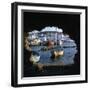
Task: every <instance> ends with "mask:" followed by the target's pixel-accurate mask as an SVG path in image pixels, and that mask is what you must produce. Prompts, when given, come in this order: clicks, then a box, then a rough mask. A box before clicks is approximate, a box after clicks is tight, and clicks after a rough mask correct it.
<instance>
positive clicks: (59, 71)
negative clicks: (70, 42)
mask: <svg viewBox="0 0 90 90" xmlns="http://www.w3.org/2000/svg"><path fill="white" fill-rule="evenodd" d="M32 48H33V50H34V51H36V52H38V53H39V55H40V61H39V62H38V63H42V64H51V65H52V64H57V65H56V66H46V67H44V69H43V71H39V70H38V69H37V68H36V67H35V66H33V65H32V64H31V63H30V62H29V60H28V58H29V57H30V54H29V52H28V51H26V50H24V54H25V58H24V73H23V76H24V77H34V76H51V75H75V74H80V61H79V60H80V59H79V54H78V51H77V48H76V47H71V48H70V47H69V48H63V50H64V55H63V56H62V57H59V58H57V60H55V61H53V60H52V59H51V58H50V57H51V51H52V50H53V49H51V50H48V51H42V50H41V48H42V47H41V46H40V47H39V46H38V47H32ZM54 50H60V47H57V48H55V49H54ZM58 63H61V65H58ZM62 63H63V65H62Z"/></svg>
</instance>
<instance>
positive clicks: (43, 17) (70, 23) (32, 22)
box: [23, 12, 80, 76]
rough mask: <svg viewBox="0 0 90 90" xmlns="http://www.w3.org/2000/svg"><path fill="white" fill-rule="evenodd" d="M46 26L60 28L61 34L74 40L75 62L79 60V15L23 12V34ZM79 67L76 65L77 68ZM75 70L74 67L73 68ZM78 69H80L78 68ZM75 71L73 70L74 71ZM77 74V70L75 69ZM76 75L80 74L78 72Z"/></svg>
mask: <svg viewBox="0 0 90 90" xmlns="http://www.w3.org/2000/svg"><path fill="white" fill-rule="evenodd" d="M46 26H56V27H58V28H62V29H63V32H64V33H66V34H69V36H70V37H71V38H72V39H73V40H75V42H76V44H77V48H78V55H77V61H78V62H79V60H80V50H79V49H80V15H79V14H62V13H61V14H60V13H56V14H55V13H39V12H23V28H24V32H29V31H33V30H41V29H43V28H44V27H46ZM79 66H80V65H79V64H78V66H77V67H79ZM74 68H75V67H74ZM78 69H80V67H79V68H78ZM74 70H75V69H74ZM76 73H77V69H76ZM78 73H80V72H79V71H78ZM26 76H27V75H26Z"/></svg>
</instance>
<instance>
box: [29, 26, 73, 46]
mask: <svg viewBox="0 0 90 90" xmlns="http://www.w3.org/2000/svg"><path fill="white" fill-rule="evenodd" d="M28 34H29V36H28V40H30V42H31V44H32V45H34V44H36V45H38V44H39V43H43V42H47V41H48V40H49V41H53V42H55V43H59V44H60V45H61V44H62V42H63V41H68V42H74V41H73V40H71V39H70V37H69V35H64V34H63V30H62V29H60V28H58V27H54V26H52V27H50V26H48V27H45V28H44V29H42V30H41V31H40V30H39V31H38V30H33V31H32V32H28Z"/></svg>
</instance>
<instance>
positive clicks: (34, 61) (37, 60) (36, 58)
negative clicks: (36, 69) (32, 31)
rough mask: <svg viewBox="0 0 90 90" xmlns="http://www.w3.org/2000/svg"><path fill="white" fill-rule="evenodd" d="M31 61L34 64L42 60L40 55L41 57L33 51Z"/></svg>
mask: <svg viewBox="0 0 90 90" xmlns="http://www.w3.org/2000/svg"><path fill="white" fill-rule="evenodd" d="M29 60H30V62H32V63H33V64H35V63H37V62H39V60H40V55H39V53H37V52H35V51H32V52H31V56H30V59H29Z"/></svg>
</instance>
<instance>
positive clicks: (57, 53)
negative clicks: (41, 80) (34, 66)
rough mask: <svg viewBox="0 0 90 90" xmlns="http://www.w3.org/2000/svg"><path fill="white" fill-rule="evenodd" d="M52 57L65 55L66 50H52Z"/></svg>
mask: <svg viewBox="0 0 90 90" xmlns="http://www.w3.org/2000/svg"><path fill="white" fill-rule="evenodd" d="M51 54H52V55H51V57H52V58H56V57H59V56H63V55H64V51H63V50H60V51H53V52H51Z"/></svg>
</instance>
